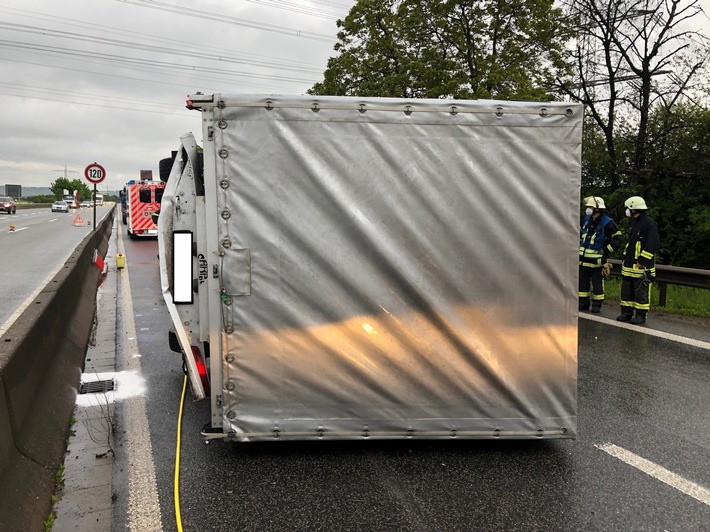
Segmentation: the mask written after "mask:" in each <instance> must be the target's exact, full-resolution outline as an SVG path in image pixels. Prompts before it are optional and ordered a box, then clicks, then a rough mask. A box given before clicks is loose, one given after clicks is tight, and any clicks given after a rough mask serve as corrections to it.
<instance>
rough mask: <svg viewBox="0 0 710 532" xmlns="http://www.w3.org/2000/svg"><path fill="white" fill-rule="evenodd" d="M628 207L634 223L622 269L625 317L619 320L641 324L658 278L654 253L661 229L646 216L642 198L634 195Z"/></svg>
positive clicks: (622, 302) (626, 202)
mask: <svg viewBox="0 0 710 532" xmlns="http://www.w3.org/2000/svg"><path fill="white" fill-rule="evenodd" d="M624 205H625V206H626V216H628V217H630V218H632V219H633V220H632V222H631V229H630V231H629V241H628V243H627V244H626V249H625V250H624V262H623V264H622V266H621V314H619V315H618V316H617V317H616V319H617V320H618V321H628V322H629V323H633V324H634V325H641V324H642V323H645V322H646V315H647V314H648V309H649V308H650V306H651V299H650V292H651V283H652V282H653V280H654V279H655V278H656V263H655V260H654V254H655V253H656V252H657V251H658V247H659V246H660V240H659V238H658V226H657V225H656V222H655V221H654V220H653V219H652V218H651V217H650V216H648V215H647V214H646V210H647V209H648V207H646V202H645V201H644V199H643V198H642V197H640V196H632V197H630V198H629V199H627V200H626V201H625V202H624ZM634 311H636V314H635V315H634Z"/></svg>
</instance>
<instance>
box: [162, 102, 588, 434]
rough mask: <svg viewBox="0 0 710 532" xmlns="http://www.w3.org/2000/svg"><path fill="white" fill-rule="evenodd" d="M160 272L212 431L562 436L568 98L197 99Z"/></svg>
mask: <svg viewBox="0 0 710 532" xmlns="http://www.w3.org/2000/svg"><path fill="white" fill-rule="evenodd" d="M188 107H189V108H191V109H195V110H198V111H199V112H200V113H201V118H202V143H203V147H199V146H198V144H197V142H196V139H195V138H194V136H193V135H192V134H187V135H185V136H183V137H182V138H181V145H180V147H179V150H178V152H177V155H176V156H175V158H174V162H173V164H172V168H171V170H170V176H169V179H168V183H167V187H166V189H165V193H164V196H163V201H162V206H161V215H160V219H159V245H160V260H161V265H160V266H161V278H162V285H163V293H164V296H165V301H166V304H167V307H168V310H169V312H170V315H171V318H172V321H173V324H174V328H175V330H174V331H173V332H172V333H171V345H172V347H173V349H174V350H176V351H179V352H181V353H182V355H183V364H184V367H185V370H186V371H187V374H188V377H189V382H190V387H191V390H192V393H193V396H194V397H195V399H198V400H199V399H204V398H209V401H210V403H211V419H210V420H206V421H208V423H207V424H206V425H205V428H204V430H203V436H204V437H205V438H226V439H228V440H234V441H258V440H321V439H323V440H326V439H382V438H388V439H397V438H414V439H416V438H431V439H451V438H457V439H458V438H491V439H492V438H573V437H575V436H576V432H577V420H576V406H577V396H576V394H577V253H578V249H577V248H578V231H579V213H578V205H579V197H580V156H581V136H582V107H581V106H579V105H574V104H567V103H531V102H497V101H490V100H486V101H453V100H400V99H378V98H351V97H317V98H314V97H301V96H244V95H229V94H214V95H203V94H196V95H193V96H190V99H189V100H188Z"/></svg>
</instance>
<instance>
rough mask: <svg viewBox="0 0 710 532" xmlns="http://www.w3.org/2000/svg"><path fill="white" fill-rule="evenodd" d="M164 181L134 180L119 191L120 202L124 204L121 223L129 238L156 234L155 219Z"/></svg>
mask: <svg viewBox="0 0 710 532" xmlns="http://www.w3.org/2000/svg"><path fill="white" fill-rule="evenodd" d="M164 189H165V183H163V182H162V181H134V180H131V181H129V182H128V183H126V186H125V187H124V188H123V190H122V191H121V203H122V206H123V205H125V210H124V213H123V223H125V224H126V225H127V226H128V228H127V231H128V236H129V237H130V238H139V237H146V236H157V235H158V226H157V219H158V214H159V213H160V201H161V200H162V199H163V190H164Z"/></svg>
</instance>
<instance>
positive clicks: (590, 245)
mask: <svg viewBox="0 0 710 532" xmlns="http://www.w3.org/2000/svg"><path fill="white" fill-rule="evenodd" d="M620 245H621V231H619V228H618V227H617V225H616V223H615V222H614V220H612V219H611V218H610V217H609V216H607V215H606V214H604V213H602V214H601V216H599V218H597V219H596V220H595V219H594V218H593V216H592V215H588V216H586V217H585V218H584V220H583V221H582V229H581V232H580V238H579V264H580V266H587V267H589V268H601V267H602V264H603V263H604V262H605V261H604V260H603V259H604V258H605V257H606V256H607V255H608V254H609V253H611V252H613V251H616V250H617V249H619V247H620Z"/></svg>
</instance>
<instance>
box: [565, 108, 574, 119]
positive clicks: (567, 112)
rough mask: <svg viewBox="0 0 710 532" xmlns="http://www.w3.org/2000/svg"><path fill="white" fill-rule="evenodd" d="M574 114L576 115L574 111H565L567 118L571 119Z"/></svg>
mask: <svg viewBox="0 0 710 532" xmlns="http://www.w3.org/2000/svg"><path fill="white" fill-rule="evenodd" d="M573 114H574V113H573V112H572V109H567V110H566V111H565V116H567V117H570V116H572V115H573Z"/></svg>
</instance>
